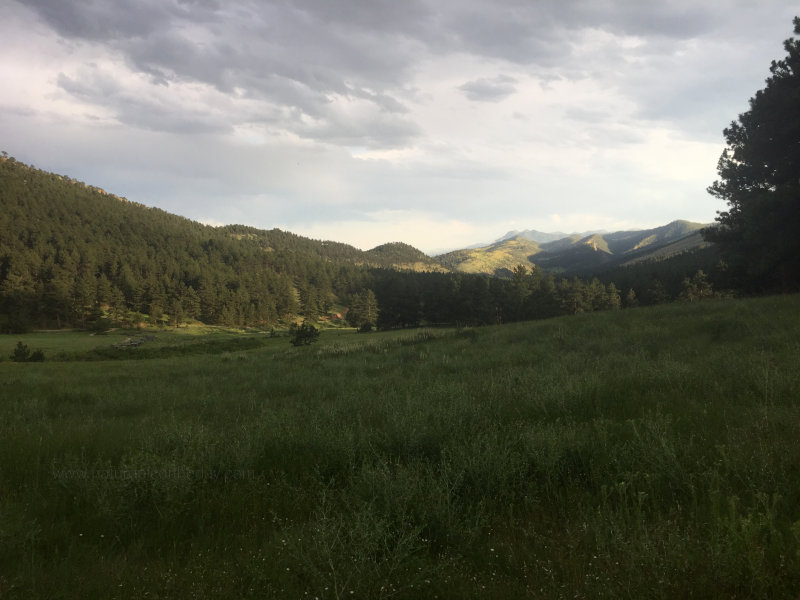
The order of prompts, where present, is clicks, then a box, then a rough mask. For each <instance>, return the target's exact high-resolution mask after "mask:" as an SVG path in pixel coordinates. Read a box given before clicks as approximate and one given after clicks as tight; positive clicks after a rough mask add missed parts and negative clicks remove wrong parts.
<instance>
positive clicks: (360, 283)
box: [0, 155, 694, 332]
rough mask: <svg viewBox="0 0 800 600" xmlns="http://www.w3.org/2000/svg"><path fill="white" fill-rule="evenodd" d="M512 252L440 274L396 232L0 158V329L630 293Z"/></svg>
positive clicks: (435, 309)
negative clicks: (264, 225)
mask: <svg viewBox="0 0 800 600" xmlns="http://www.w3.org/2000/svg"><path fill="white" fill-rule="evenodd" d="M530 243H531V244H534V243H533V242H530ZM521 262H522V261H521V260H519V257H518V256H511V257H509V259H508V260H507V261H506V263H505V265H504V266H505V269H504V273H503V274H504V275H506V276H505V277H504V278H491V277H486V276H483V275H471V274H465V273H448V272H442V271H445V270H446V268H445V267H443V266H442V265H440V264H438V263H436V262H435V261H434V260H433V259H430V258H429V257H427V256H425V255H424V254H423V253H422V252H420V251H419V250H417V249H415V248H413V247H411V246H408V245H407V244H402V243H391V244H384V245H382V246H378V247H377V248H374V249H373V250H369V251H367V252H363V251H361V250H358V249H357V248H354V247H352V246H349V245H347V244H341V243H336V242H327V241H317V240H311V239H307V238H303V237H301V236H298V235H294V234H292V233H288V232H284V231H280V230H278V229H273V230H269V231H264V230H260V229H256V228H253V227H248V226H244V225H228V226H225V227H211V226H208V225H202V224H200V223H196V222H193V221H190V220H189V219H185V218H183V217H179V216H176V215H172V214H169V213H167V212H165V211H163V210H159V209H156V208H149V207H146V206H144V205H141V204H137V203H135V202H130V201H128V200H126V199H124V198H119V197H117V196H114V195H113V194H109V193H108V192H106V191H104V190H101V189H99V188H95V187H92V186H88V185H86V184H84V183H81V182H78V181H75V180H73V179H70V178H69V177H65V176H61V175H55V174H52V173H47V172H44V171H41V170H39V169H36V168H34V167H31V166H28V165H25V164H23V163H20V162H18V161H16V160H14V159H13V158H11V157H8V156H7V155H4V156H3V157H2V160H0V332H19V331H25V330H28V329H44V328H64V327H97V328H103V327H108V326H110V325H120V326H127V327H132V326H137V325H139V324H141V323H149V324H159V325H173V326H177V325H180V324H182V323H185V322H187V321H192V320H197V321H202V322H204V323H208V324H220V325H227V326H256V327H271V326H279V325H281V324H288V323H290V322H292V321H295V320H297V319H308V320H311V321H320V320H323V321H327V322H329V323H331V324H336V323H340V324H342V325H344V324H349V325H352V326H355V327H365V328H366V329H369V328H371V327H373V326H377V327H380V328H386V329H388V328H396V327H415V326H418V325H421V324H441V325H452V324H476V325H477V324H487V323H499V322H507V321H518V320H526V319H535V318H545V317H551V316H555V315H560V314H569V313H577V312H586V311H593V310H601V309H607V308H618V307H620V306H621V305H623V304H626V305H635V303H636V302H634V299H635V297H636V293H637V292H636V291H631V290H627V289H626V290H624V293H623V294H620V290H619V289H618V288H617V287H616V286H615V285H614V283H613V282H612V281H611V280H609V279H608V278H606V279H605V280H604V282H602V283H601V282H600V281H598V280H597V279H592V280H591V281H584V280H580V279H577V278H571V279H566V278H565V279H560V280H557V279H556V278H555V277H554V276H553V275H552V274H548V273H546V272H545V271H543V270H542V269H541V268H539V267H538V266H536V265H531V266H530V267H526V266H522V265H520V264H519V263H521ZM686 272H687V273H693V272H694V271H693V270H690V271H686ZM684 274H685V273H684ZM679 293H680V290H674V291H672V293H671V294H662V295H660V296H658V299H659V300H660V301H662V300H670V299H673V298H674V297H675V296H677V295H678V294H679Z"/></svg>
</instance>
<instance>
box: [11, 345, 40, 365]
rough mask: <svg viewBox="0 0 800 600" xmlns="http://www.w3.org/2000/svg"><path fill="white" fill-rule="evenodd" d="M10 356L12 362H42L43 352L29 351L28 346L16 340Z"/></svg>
mask: <svg viewBox="0 0 800 600" xmlns="http://www.w3.org/2000/svg"><path fill="white" fill-rule="evenodd" d="M10 358H11V360H13V361H14V362H44V352H42V351H41V350H34V351H33V352H31V350H30V348H28V346H26V345H25V344H23V343H22V342H17V345H16V347H15V348H14V354H12V355H11V357H10Z"/></svg>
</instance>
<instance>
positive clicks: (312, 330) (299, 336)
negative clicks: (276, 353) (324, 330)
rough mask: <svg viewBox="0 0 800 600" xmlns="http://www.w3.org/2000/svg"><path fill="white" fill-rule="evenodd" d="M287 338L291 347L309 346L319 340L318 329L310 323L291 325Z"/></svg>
mask: <svg viewBox="0 0 800 600" xmlns="http://www.w3.org/2000/svg"><path fill="white" fill-rule="evenodd" d="M289 336H290V338H291V339H290V341H291V343H292V346H310V345H311V344H313V343H314V342H316V341H317V339H318V338H319V329H317V328H316V327H314V326H313V325H312V324H311V323H306V322H303V324H302V325H297V324H296V323H292V325H291V327H289Z"/></svg>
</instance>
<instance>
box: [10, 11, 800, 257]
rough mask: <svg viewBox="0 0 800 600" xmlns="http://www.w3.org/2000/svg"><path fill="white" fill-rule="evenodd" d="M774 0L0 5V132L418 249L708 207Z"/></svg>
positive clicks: (773, 25) (208, 217)
mask: <svg viewBox="0 0 800 600" xmlns="http://www.w3.org/2000/svg"><path fill="white" fill-rule="evenodd" d="M795 14H800V3H794V2H791V1H787V0H715V1H714V2H698V1H697V0H686V1H684V0H661V1H658V2H656V1H649V0H616V1H613V0H575V1H572V0H135V1H122V0H24V1H18V0H0V40H2V53H1V54H0V150H4V151H6V152H8V154H9V155H11V156H14V157H15V158H17V160H20V161H22V162H25V163H28V164H33V165H35V166H36V167H38V168H41V169H44V170H47V171H52V172H55V173H59V174H62V175H68V176H70V177H74V178H76V179H79V180H81V181H84V182H86V183H88V184H91V185H95V186H98V187H102V188H104V189H105V190H106V191H108V192H111V193H114V194H116V195H119V196H123V197H126V198H128V199H129V200H132V201H135V202H139V203H142V204H145V205H148V206H156V207H159V208H162V209H164V210H166V211H169V212H171V213H175V214H179V215H182V216H185V217H188V218H190V219H193V220H196V221H201V222H203V223H208V224H211V225H223V224H231V223H240V224H245V225H251V226H254V227H258V228H260V229H272V228H275V227H278V228H280V229H283V230H287V231H291V232H294V233H297V234H300V235H304V236H308V237H312V238H315V239H327V240H335V241H339V242H345V243H348V244H352V245H354V246H356V247H359V248H362V249H369V248H372V247H374V246H377V245H379V244H382V243H386V242H405V243H408V244H411V245H413V246H415V247H417V248H419V249H421V250H423V251H425V252H428V253H432V254H433V253H437V252H441V251H444V250H446V249H453V248H463V247H466V246H469V245H473V244H477V243H488V242H491V241H493V240H495V239H497V238H499V237H501V236H503V235H504V234H505V233H506V232H508V231H509V230H523V229H537V230H540V231H547V232H552V231H563V232H566V233H572V232H576V231H588V230H606V231H617V230H623V229H643V228H648V227H655V226H659V225H664V224H666V223H668V222H670V221H673V220H675V219H687V220H690V221H697V222H703V223H707V222H711V221H713V220H714V217H715V214H716V211H717V210H725V208H726V207H725V205H724V203H722V202H721V201H720V200H718V199H716V198H713V197H712V196H710V195H709V194H708V193H707V192H706V187H708V186H709V185H710V184H711V183H712V182H713V181H714V180H715V179H716V165H717V160H718V159H719V156H720V153H721V152H722V150H723V149H724V138H723V135H722V130H723V129H724V128H725V127H726V126H727V125H728V124H730V122H731V121H732V120H734V119H736V118H737V116H738V115H739V114H740V113H742V112H744V111H746V110H747V108H748V99H749V98H750V97H752V96H753V94H754V93H755V92H756V91H757V90H759V89H761V88H763V87H764V79H765V78H766V77H767V76H768V75H769V65H770V62H771V61H772V60H773V59H780V58H782V57H783V56H784V55H785V53H784V50H783V46H782V42H783V40H785V39H787V38H789V37H791V35H792V29H793V28H792V17H793V16H794V15H795Z"/></svg>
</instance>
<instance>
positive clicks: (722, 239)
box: [704, 17, 800, 290]
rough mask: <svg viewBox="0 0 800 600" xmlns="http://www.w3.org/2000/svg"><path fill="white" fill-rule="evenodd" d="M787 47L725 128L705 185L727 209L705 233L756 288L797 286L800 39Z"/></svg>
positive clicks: (797, 23)
mask: <svg viewBox="0 0 800 600" xmlns="http://www.w3.org/2000/svg"><path fill="white" fill-rule="evenodd" d="M794 32H795V34H798V35H800V18H798V17H795V19H794ZM784 48H785V49H786V52H787V53H788V55H787V56H786V58H784V59H783V60H779V61H773V62H772V65H771V67H770V73H771V75H770V77H768V78H767V80H766V87H765V88H764V89H763V90H759V91H758V92H756V94H755V96H754V97H753V98H751V99H750V110H748V111H747V112H745V113H743V114H741V115H739V119H738V120H737V121H734V122H733V123H731V125H730V127H728V128H727V129H725V131H724V135H725V140H726V142H727V146H728V147H727V148H726V149H725V151H724V152H723V153H722V156H721V158H720V160H719V164H718V166H717V171H718V173H719V179H718V180H717V181H716V182H714V184H713V185H711V187H709V192H710V193H711V194H712V195H714V196H716V197H717V198H720V199H721V200H724V201H725V202H727V203H728V206H729V208H728V210H727V211H724V212H720V213H718V216H717V225H716V226H714V227H711V228H708V229H706V230H705V232H704V234H705V237H706V239H707V240H710V241H713V242H716V243H717V244H719V247H720V249H721V251H722V253H723V256H724V257H725V259H726V260H727V261H728V263H729V264H730V266H731V267H732V268H734V269H736V270H737V271H739V273H740V274H741V275H742V276H743V277H744V280H743V281H742V282H741V283H742V285H743V286H744V287H749V288H753V289H771V288H782V289H784V290H790V289H796V288H797V287H798V286H800V261H799V260H798V259H797V257H798V256H800V235H798V232H800V179H799V177H800V110H798V108H800V40H798V39H794V38H790V39H788V40H786V42H784Z"/></svg>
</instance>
